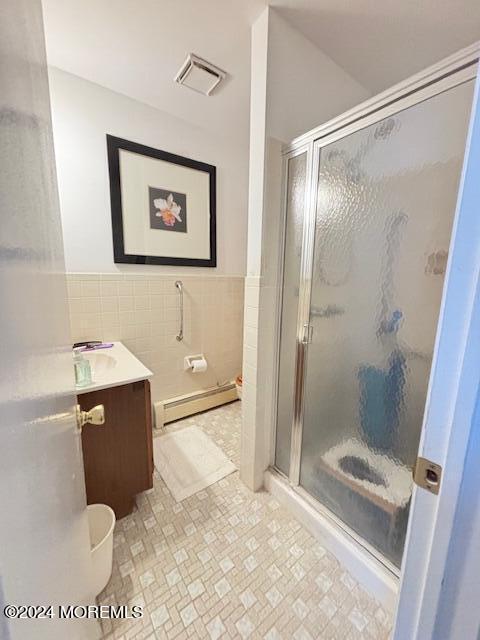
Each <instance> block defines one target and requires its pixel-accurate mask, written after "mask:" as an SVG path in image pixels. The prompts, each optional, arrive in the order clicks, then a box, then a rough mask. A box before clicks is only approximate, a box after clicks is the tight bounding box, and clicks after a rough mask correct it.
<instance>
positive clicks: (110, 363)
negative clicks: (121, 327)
mask: <svg viewBox="0 0 480 640" xmlns="http://www.w3.org/2000/svg"><path fill="white" fill-rule="evenodd" d="M83 355H84V356H85V358H87V360H88V361H89V362H90V367H91V369H92V380H93V381H94V382H96V381H98V380H101V379H102V378H104V377H105V376H106V375H108V373H109V372H110V371H111V370H112V369H113V368H114V367H115V366H116V365H117V360H116V359H115V358H113V357H112V356H110V355H107V354H106V353H98V352H92V353H88V352H87V353H86V352H85V351H84V352H83Z"/></svg>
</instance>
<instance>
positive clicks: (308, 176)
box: [269, 140, 313, 475]
mask: <svg viewBox="0 0 480 640" xmlns="http://www.w3.org/2000/svg"><path fill="white" fill-rule="evenodd" d="M303 153H305V154H306V159H305V198H304V200H305V210H307V209H308V207H309V206H310V203H309V198H310V197H311V193H312V190H311V184H310V183H311V180H312V175H313V174H312V171H311V167H310V164H311V162H312V158H313V140H311V141H309V142H306V143H303V144H299V145H296V146H295V148H293V149H291V150H290V151H285V150H284V151H283V152H282V155H283V158H282V200H281V201H282V220H281V225H280V245H281V247H282V248H281V251H280V258H279V264H278V270H277V277H278V282H280V283H283V279H284V275H285V242H286V232H287V210H288V201H287V199H288V164H289V161H290V160H292V159H293V158H296V157H298V156H301V155H302V154H303ZM305 224H306V220H305V222H304V225H303V229H302V258H301V261H300V283H299V286H300V287H301V279H302V273H303V266H302V259H303V246H304V242H305ZM282 305H283V287H281V286H279V287H277V299H276V309H277V313H276V314H275V316H276V323H275V368H274V378H273V379H274V380H275V384H274V385H273V386H274V388H273V394H272V416H273V425H272V428H271V430H270V434H271V439H270V456H269V459H270V466H272V467H274V466H275V452H276V444H277V429H276V428H275V427H276V424H277V420H278V382H279V375H280V366H279V365H280V348H281V334H282ZM299 317H300V295H299V308H298V313H297V328H298V322H299V320H298V318H299ZM297 334H298V332H297ZM298 339H299V336H298V335H297V336H296V340H297V341H298ZM297 358H298V353H297V354H296V359H297ZM296 370H297V363H296V364H295V371H296ZM295 380H297V376H296V374H295ZM296 393H297V385H296V386H295V394H294V418H293V419H294V422H296V421H298V420H299V419H300V417H297V416H296V414H295V408H296V407H301V403H299V402H298V401H297V398H296ZM274 425H275V426H274ZM291 438H293V430H292V434H291ZM291 450H292V441H290V451H291ZM278 472H279V473H280V474H282V475H285V474H284V473H283V472H282V471H280V470H278Z"/></svg>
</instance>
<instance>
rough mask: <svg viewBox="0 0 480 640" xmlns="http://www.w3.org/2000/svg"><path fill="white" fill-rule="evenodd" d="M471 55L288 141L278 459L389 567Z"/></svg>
mask: <svg viewBox="0 0 480 640" xmlns="http://www.w3.org/2000/svg"><path fill="white" fill-rule="evenodd" d="M475 70H476V66H475V62H474V61H471V63H470V64H463V66H462V65H460V63H459V65H458V66H457V67H454V68H452V67H450V68H449V69H448V70H443V71H440V70H439V71H437V73H436V74H433V75H432V74H424V76H423V80H419V79H412V80H411V81H408V82H405V83H402V86H401V87H400V88H399V87H397V88H395V90H392V91H391V92H386V93H385V94H382V96H380V97H379V98H377V99H373V100H370V101H369V102H368V103H365V105H362V106H361V107H359V108H358V109H355V110H352V111H351V112H348V113H347V114H345V115H344V116H342V117H340V118H337V119H335V120H334V121H331V122H330V123H327V124H326V125H323V126H322V127H319V128H318V129H315V130H313V131H312V132H310V133H307V134H305V135H303V136H301V137H300V138H298V139H297V140H296V141H294V142H293V143H292V144H291V145H290V146H289V147H288V148H287V149H286V150H285V151H284V167H285V168H284V176H285V179H284V182H285V189H284V192H285V209H284V211H285V221H284V233H283V245H284V246H283V266H282V278H281V285H280V289H281V299H280V302H279V308H280V310H281V321H280V326H279V331H278V362H277V373H278V381H277V391H276V396H275V397H276V420H275V444H274V447H273V449H274V455H273V458H274V459H273V466H274V468H275V469H276V472H277V474H282V475H283V476H285V477H286V479H287V480H288V482H289V484H290V486H291V487H292V488H293V491H294V492H295V493H296V494H297V495H298V497H299V499H303V500H305V501H307V502H308V504H309V505H310V506H313V507H314V508H315V509H316V510H317V511H318V512H319V514H320V517H323V518H325V519H327V520H328V522H329V526H334V527H336V528H337V529H338V531H339V532H340V531H341V532H342V534H345V535H346V536H349V537H350V539H353V541H354V542H355V544H358V545H361V546H362V547H363V548H364V549H366V550H367V551H368V552H369V553H370V554H371V555H372V556H374V557H375V558H376V559H377V560H378V561H380V562H381V563H382V564H383V565H384V567H387V569H388V570H389V571H390V572H391V573H393V574H396V575H398V573H399V568H400V564H401V559H402V553H403V548H404V544H405V535H406V529H407V523H408V514H409V506H410V501H411V495H412V470H413V468H414V465H415V462H416V458H417V452H418V446H419V440H420V435H421V431H422V423H423V415H424V409H425V403H426V397H427V390H428V384H429V376H430V368H431V363H432V356H433V352H434V347H435V336H436V329H437V322H438V317H439V311H440V305H441V300H442V291H443V284H444V276H445V272H446V268H447V262H448V252H449V244H450V236H451V231H452V224H453V220H454V214H455V207H456V200H457V193H458V186H459V181H460V175H461V170H462V161H463V156H464V150H465V143H466V136H467V129H468V121H469V115H470V110H471V104H472V95H473V86H474V76H475Z"/></svg>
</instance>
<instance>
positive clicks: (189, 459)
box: [153, 427, 237, 502]
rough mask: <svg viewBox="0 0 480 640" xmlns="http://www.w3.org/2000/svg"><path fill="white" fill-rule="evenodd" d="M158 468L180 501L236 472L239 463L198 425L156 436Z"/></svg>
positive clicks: (155, 450)
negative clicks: (234, 462) (230, 458)
mask: <svg viewBox="0 0 480 640" xmlns="http://www.w3.org/2000/svg"><path fill="white" fill-rule="evenodd" d="M153 458H154V461H155V467H156V469H157V471H158V472H159V473H160V475H161V476H162V478H163V479H164V481H165V484H166V485H167V487H168V488H169V489H170V491H171V493H172V495H173V497H174V498H175V500H176V501H177V502H181V501H182V500H185V498H188V497H189V496H192V495H193V494H194V493H197V491H201V490H202V489H205V487H208V486H210V485H211V484H213V483H214V482H218V480H221V479H222V478H224V477H225V476H228V475H229V474H230V473H233V472H234V471H236V469H237V468H236V466H235V465H234V464H233V462H231V461H230V460H229V459H228V458H227V456H226V455H225V454H224V453H223V451H222V450H221V449H220V448H219V447H217V445H216V444H215V443H214V442H213V441H212V440H211V439H210V438H209V437H208V436H207V435H206V434H205V433H204V432H203V431H202V430H201V429H199V428H198V427H187V428H185V429H179V430H178V431H171V432H170V433H166V434H165V435H163V436H158V437H157V438H154V439H153Z"/></svg>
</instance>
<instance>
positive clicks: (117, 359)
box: [77, 342, 153, 519]
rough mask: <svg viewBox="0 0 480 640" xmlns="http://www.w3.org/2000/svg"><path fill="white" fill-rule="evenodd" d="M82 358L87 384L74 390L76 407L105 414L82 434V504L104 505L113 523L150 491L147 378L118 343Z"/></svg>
mask: <svg viewBox="0 0 480 640" xmlns="http://www.w3.org/2000/svg"><path fill="white" fill-rule="evenodd" d="M84 355H85V357H87V358H88V359H89V361H90V364H91V368H92V378H93V381H92V383H91V384H90V385H88V386H87V387H83V388H81V389H79V388H77V394H78V402H79V404H80V407H81V409H82V410H84V411H88V410H90V409H91V408H92V407H94V406H96V405H98V404H103V406H104V408H105V424H103V425H99V426H96V425H91V424H86V425H84V426H83V430H82V448H83V461H84V468H85V484H86V490H87V503H88V504H94V503H103V504H108V505H109V506H110V507H111V508H112V509H113V510H114V511H115V515H116V517H117V519H119V518H123V517H124V516H126V515H128V514H129V513H131V512H132V510H133V507H134V504H135V496H136V495H137V494H138V493H141V492H142V491H146V490H147V489H151V488H152V486H153V480H152V478H153V443H152V410H151V400H150V382H149V379H150V378H151V377H152V375H153V374H152V372H151V371H150V370H149V369H147V368H146V367H145V366H144V365H143V364H142V363H141V362H140V361H139V360H138V359H137V358H136V357H135V356H134V355H133V354H132V353H130V351H128V349H127V348H126V347H125V346H124V345H123V344H122V343H120V342H115V343H114V345H113V347H112V348H111V349H105V350H103V349H102V350H97V351H90V352H84Z"/></svg>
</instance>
